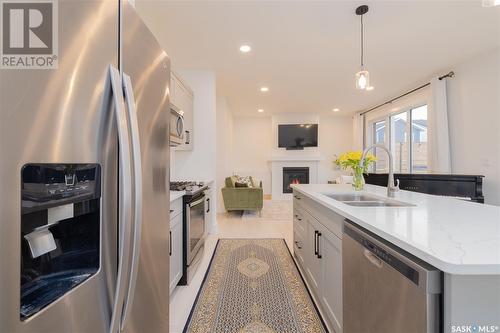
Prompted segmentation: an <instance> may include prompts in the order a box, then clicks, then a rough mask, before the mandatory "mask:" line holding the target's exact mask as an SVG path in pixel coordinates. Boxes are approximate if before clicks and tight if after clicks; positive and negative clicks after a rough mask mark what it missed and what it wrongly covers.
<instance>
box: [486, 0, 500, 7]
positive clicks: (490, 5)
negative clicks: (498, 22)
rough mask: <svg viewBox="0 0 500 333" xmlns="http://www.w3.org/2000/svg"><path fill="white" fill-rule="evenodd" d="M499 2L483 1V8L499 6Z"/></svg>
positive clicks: (497, 0) (493, 0) (498, 0)
mask: <svg viewBox="0 0 500 333" xmlns="http://www.w3.org/2000/svg"><path fill="white" fill-rule="evenodd" d="M499 5H500V0H483V7H494V6H499Z"/></svg>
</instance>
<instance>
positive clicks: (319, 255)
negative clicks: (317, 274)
mask: <svg viewBox="0 0 500 333" xmlns="http://www.w3.org/2000/svg"><path fill="white" fill-rule="evenodd" d="M320 237H321V232H319V231H318V254H317V256H318V259H321V258H322V257H323V256H322V255H321V251H320V250H321V243H320Z"/></svg>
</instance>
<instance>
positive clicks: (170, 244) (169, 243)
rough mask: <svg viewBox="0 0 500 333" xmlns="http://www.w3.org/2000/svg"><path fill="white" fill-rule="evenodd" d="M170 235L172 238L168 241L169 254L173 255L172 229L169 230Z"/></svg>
mask: <svg viewBox="0 0 500 333" xmlns="http://www.w3.org/2000/svg"><path fill="white" fill-rule="evenodd" d="M168 235H169V236H168V237H169V238H170V240H169V241H168V255H169V256H171V255H172V231H169V232H168Z"/></svg>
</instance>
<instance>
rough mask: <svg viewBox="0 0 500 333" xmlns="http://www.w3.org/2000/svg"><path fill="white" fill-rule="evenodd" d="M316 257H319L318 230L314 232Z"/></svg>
mask: <svg viewBox="0 0 500 333" xmlns="http://www.w3.org/2000/svg"><path fill="white" fill-rule="evenodd" d="M314 255H315V256H317V255H318V230H314Z"/></svg>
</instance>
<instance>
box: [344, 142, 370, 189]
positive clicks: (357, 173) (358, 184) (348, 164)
mask: <svg viewBox="0 0 500 333" xmlns="http://www.w3.org/2000/svg"><path fill="white" fill-rule="evenodd" d="M362 155H363V153H362V152H361V151H348V152H346V153H343V154H341V155H340V156H339V157H338V158H337V159H336V160H335V164H336V165H338V166H339V167H341V168H342V169H343V170H348V169H352V172H353V175H352V176H353V182H352V186H353V187H354V189H355V190H362V189H363V186H364V184H365V179H364V178H363V173H367V172H368V169H369V167H370V165H371V164H373V163H374V162H375V161H376V160H377V158H376V157H375V156H374V155H373V154H372V153H368V154H366V156H365V160H364V163H363V165H362V166H360V165H359V162H360V160H361V157H362Z"/></svg>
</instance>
